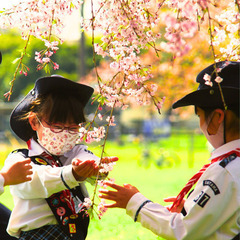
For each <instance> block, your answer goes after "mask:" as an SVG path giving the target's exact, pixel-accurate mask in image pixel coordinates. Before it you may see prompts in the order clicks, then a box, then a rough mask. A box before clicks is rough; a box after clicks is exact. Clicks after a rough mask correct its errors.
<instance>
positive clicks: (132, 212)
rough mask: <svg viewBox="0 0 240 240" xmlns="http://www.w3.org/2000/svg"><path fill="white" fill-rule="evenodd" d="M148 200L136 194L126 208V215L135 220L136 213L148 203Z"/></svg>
mask: <svg viewBox="0 0 240 240" xmlns="http://www.w3.org/2000/svg"><path fill="white" fill-rule="evenodd" d="M147 200H148V199H147V198H146V197H145V196H143V195H142V194H141V193H140V192H138V193H136V194H134V195H133V196H132V197H131V198H130V200H129V201H128V204H127V206H126V213H127V214H128V215H129V216H130V217H132V218H133V219H135V216H136V212H137V210H138V209H139V208H140V206H141V205H142V204H143V203H144V202H145V201H147Z"/></svg>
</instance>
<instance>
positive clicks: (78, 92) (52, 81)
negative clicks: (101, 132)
mask: <svg viewBox="0 0 240 240" xmlns="http://www.w3.org/2000/svg"><path fill="white" fill-rule="evenodd" d="M53 91H57V92H62V93H63V94H66V93H67V92H68V93H71V95H73V96H76V97H77V98H78V99H79V100H80V102H81V103H82V105H83V107H85V106H86V104H87V102H88V101H89V99H90V97H91V96H92V94H93V91H94V89H93V88H92V87H90V86H87V85H84V84H80V83H76V82H73V81H71V80H68V79H66V78H63V77H60V76H51V77H43V78H40V79H38V80H37V81H36V83H35V86H34V88H33V89H32V90H31V91H30V92H29V93H28V94H27V95H26V96H25V97H24V98H23V99H22V100H21V101H20V102H19V103H18V105H17V106H16V107H15V108H14V109H13V111H12V113H11V116H10V126H11V129H12V130H13V132H14V133H15V134H16V135H17V136H18V137H19V138H21V139H22V140H24V141H28V140H29V139H30V138H31V137H32V135H33V130H32V128H31V126H30V124H29V122H28V121H26V120H25V121H24V120H20V119H19V117H20V116H23V115H24V114H27V113H28V112H29V110H30V104H31V103H32V102H33V101H34V100H35V99H36V98H37V97H38V96H39V95H44V94H48V93H49V92H53Z"/></svg>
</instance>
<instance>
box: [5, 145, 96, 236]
mask: <svg viewBox="0 0 240 240" xmlns="http://www.w3.org/2000/svg"><path fill="white" fill-rule="evenodd" d="M43 151H44V149H43V148H42V147H41V146H40V145H39V144H38V143H37V142H35V141H34V140H31V147H30V149H29V157H31V156H38V155H40V154H41V153H43ZM77 155H78V158H79V159H81V160H98V159H99V158H98V157H96V156H95V155H93V154H92V153H91V152H90V151H88V150H87V147H86V146H84V145H76V146H75V147H74V148H73V149H72V150H71V151H69V152H67V153H65V154H64V156H61V157H60V161H61V163H62V164H63V165H64V166H63V167H51V166H49V165H37V164H34V163H31V165H32V167H33V169H32V170H33V175H32V180H31V181H29V182H25V183H21V184H18V185H13V186H11V187H10V190H11V194H12V195H13V200H14V208H13V210H12V214H11V217H10V220H9V224H8V228H7V231H8V233H9V234H10V235H12V236H16V237H19V235H20V232H21V231H29V230H32V229H36V228H39V227H42V226H45V225H51V224H57V220H56V219H55V217H54V215H53V213H52V211H51V209H50V208H49V206H48V204H47V202H46V200H45V198H48V197H50V196H51V195H52V194H53V193H56V192H59V191H62V190H64V189H66V187H65V185H64V183H63V182H62V180H61V177H60V176H61V172H62V176H63V179H64V181H65V182H66V183H67V185H68V186H69V187H70V188H74V187H76V186H78V185H79V184H80V186H81V188H82V192H83V194H84V196H85V197H88V192H87V189H86V187H85V184H84V183H83V182H81V183H79V182H78V181H76V179H75V178H74V176H73V174H72V165H71V161H72V159H74V158H75V156H77ZM23 158H24V157H23V156H22V154H21V153H12V154H10V155H9V156H8V158H7V159H6V161H5V164H11V163H12V162H13V161H15V162H16V161H19V160H20V159H23Z"/></svg>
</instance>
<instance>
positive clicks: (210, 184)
mask: <svg viewBox="0 0 240 240" xmlns="http://www.w3.org/2000/svg"><path fill="white" fill-rule="evenodd" d="M203 186H209V187H210V188H211V189H212V190H213V192H214V194H215V195H218V194H220V191H219V189H218V187H217V185H216V184H215V183H214V182H213V181H211V180H204V181H203Z"/></svg>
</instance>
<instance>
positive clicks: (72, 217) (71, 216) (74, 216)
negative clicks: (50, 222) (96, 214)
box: [70, 214, 78, 219]
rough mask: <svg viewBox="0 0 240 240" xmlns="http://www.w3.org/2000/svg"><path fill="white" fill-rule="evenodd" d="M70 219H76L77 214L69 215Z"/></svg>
mask: <svg viewBox="0 0 240 240" xmlns="http://www.w3.org/2000/svg"><path fill="white" fill-rule="evenodd" d="M70 218H71V219H76V218H78V215H77V214H72V215H70Z"/></svg>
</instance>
